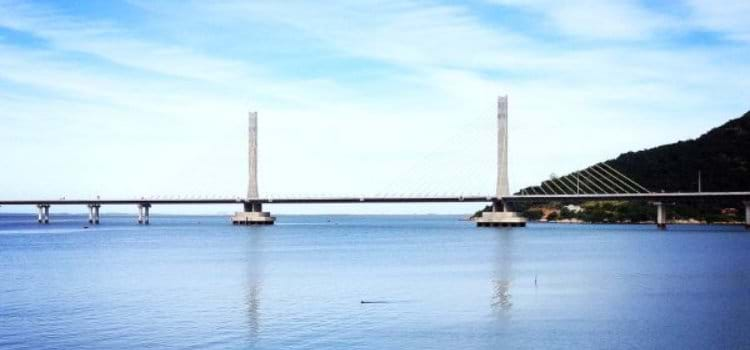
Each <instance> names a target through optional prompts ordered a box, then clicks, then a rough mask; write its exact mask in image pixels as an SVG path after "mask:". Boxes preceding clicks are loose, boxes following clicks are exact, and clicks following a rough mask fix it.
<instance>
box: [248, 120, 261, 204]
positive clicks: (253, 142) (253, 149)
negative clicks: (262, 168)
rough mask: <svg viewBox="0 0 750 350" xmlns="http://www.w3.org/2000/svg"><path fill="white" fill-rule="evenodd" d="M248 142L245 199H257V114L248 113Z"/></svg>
mask: <svg viewBox="0 0 750 350" xmlns="http://www.w3.org/2000/svg"><path fill="white" fill-rule="evenodd" d="M248 121H249V127H248V133H249V140H248V141H249V142H248V170H249V171H248V176H249V178H248V184H247V198H248V199H256V198H258V112H250V115H249V118H248Z"/></svg>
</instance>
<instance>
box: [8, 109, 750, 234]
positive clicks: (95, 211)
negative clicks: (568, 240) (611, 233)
mask: <svg viewBox="0 0 750 350" xmlns="http://www.w3.org/2000/svg"><path fill="white" fill-rule="evenodd" d="M507 119H508V98H507V96H501V97H499V98H498V101H497V186H496V193H495V194H493V195H461V194H458V195H422V196H414V195H412V196H341V197H273V196H265V197H261V196H260V195H259V191H258V157H257V152H258V143H257V139H258V120H257V113H256V112H251V113H250V115H249V127H248V135H249V139H248V173H249V174H248V175H249V176H248V185H247V186H248V187H247V196H246V197H245V198H226V197H225V198H181V199H180V198H177V199H175V198H145V197H141V198H135V199H126V198H110V199H100V198H96V199H22V200H0V206H2V205H5V206H9V205H34V206H36V207H37V208H38V212H39V216H38V221H39V223H45V224H46V223H49V221H50V214H49V210H50V207H51V206H52V205H85V206H87V207H88V208H89V223H92V224H98V223H99V221H100V213H99V210H100V208H101V206H103V205H135V206H137V208H138V223H139V224H148V223H149V220H150V208H151V207H152V206H153V205H193V204H204V205H213V204H241V205H242V207H243V211H240V212H236V213H235V214H234V216H233V217H232V222H233V223H235V224H246V225H256V224H258V225H262V224H265V225H267V224H273V223H274V221H275V218H274V217H273V216H271V214H270V213H269V212H264V211H263V205H264V204H335V203H348V204H356V203H459V202H467V203H470V202H477V203H489V204H491V205H489V206H487V209H486V210H484V211H482V213H481V215H479V216H478V217H476V218H475V221H476V223H477V225H478V226H525V225H526V219H525V218H523V217H522V216H521V215H519V214H518V213H514V212H511V211H510V210H509V205H512V204H513V203H533V202H550V201H564V202H566V203H577V202H584V201H607V200H617V201H646V202H651V203H653V204H654V205H655V206H656V210H657V215H656V218H657V220H656V222H657V226H658V227H660V228H665V227H666V209H665V204H666V203H673V202H683V201H702V200H718V199H720V200H736V201H737V202H738V203H739V202H740V201H741V202H743V203H744V206H745V224H746V225H745V226H746V227H747V228H750V191H747V192H672V193H664V192H651V191H649V190H648V189H646V188H645V187H643V186H641V185H640V184H638V183H637V182H635V181H633V180H632V179H630V178H628V177H627V176H625V175H624V174H622V173H620V172H619V171H617V169H614V168H612V167H611V166H609V165H607V164H606V163H599V164H597V165H594V166H592V167H590V168H587V169H584V170H582V171H579V172H576V173H575V174H574V175H570V176H564V177H562V178H553V179H551V180H548V181H544V182H542V184H541V185H540V186H536V187H534V188H531V189H530V190H529V191H523V190H522V191H521V192H520V193H519V194H511V193H510V190H509V186H508V120H507Z"/></svg>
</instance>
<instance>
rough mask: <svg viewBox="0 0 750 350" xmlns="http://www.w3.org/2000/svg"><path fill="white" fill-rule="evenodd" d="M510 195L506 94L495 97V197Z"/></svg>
mask: <svg viewBox="0 0 750 350" xmlns="http://www.w3.org/2000/svg"><path fill="white" fill-rule="evenodd" d="M509 195H510V185H509V184H508V96H507V95H506V96H500V97H498V99H497V197H498V198H503V197H507V196H509Z"/></svg>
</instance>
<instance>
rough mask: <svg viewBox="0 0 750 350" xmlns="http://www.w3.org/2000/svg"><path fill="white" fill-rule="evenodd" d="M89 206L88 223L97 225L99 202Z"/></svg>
mask: <svg viewBox="0 0 750 350" xmlns="http://www.w3.org/2000/svg"><path fill="white" fill-rule="evenodd" d="M88 207H89V224H94V225H99V208H101V204H98V203H92V204H89V205H88Z"/></svg>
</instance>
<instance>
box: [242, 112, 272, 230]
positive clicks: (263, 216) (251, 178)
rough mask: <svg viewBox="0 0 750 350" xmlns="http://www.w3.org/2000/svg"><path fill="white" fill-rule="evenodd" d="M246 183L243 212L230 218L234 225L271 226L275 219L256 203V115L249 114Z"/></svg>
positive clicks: (255, 113) (254, 113)
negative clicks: (245, 198)
mask: <svg viewBox="0 0 750 350" xmlns="http://www.w3.org/2000/svg"><path fill="white" fill-rule="evenodd" d="M248 123H249V127H248V135H249V140H248V183H247V201H246V202H245V203H244V211H240V212H236V213H234V215H233V216H232V223H233V224H235V225H273V223H274V222H275V221H276V218H274V217H273V216H271V214H270V213H268V212H264V211H263V205H262V204H261V202H260V201H258V200H257V199H258V113H257V112H250V116H249V118H248Z"/></svg>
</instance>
